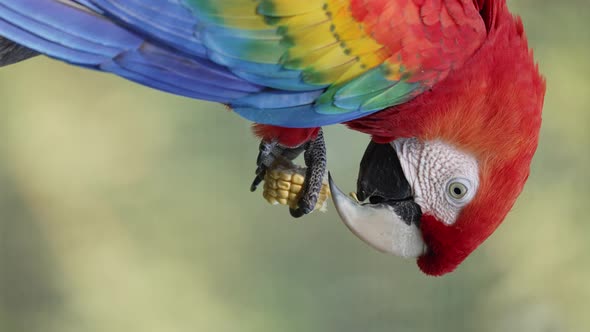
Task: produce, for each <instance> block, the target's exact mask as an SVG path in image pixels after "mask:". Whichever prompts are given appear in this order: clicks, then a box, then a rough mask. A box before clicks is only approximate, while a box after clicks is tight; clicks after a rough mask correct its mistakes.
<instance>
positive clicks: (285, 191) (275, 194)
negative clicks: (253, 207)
mask: <svg viewBox="0 0 590 332" xmlns="http://www.w3.org/2000/svg"><path fill="white" fill-rule="evenodd" d="M305 170H306V169H305V167H300V166H297V165H295V164H293V163H291V162H285V161H282V162H280V163H276V164H275V165H273V167H271V168H270V169H269V170H268V171H267V172H266V175H265V176H264V191H263V192H262V196H263V197H264V198H265V199H266V200H267V201H268V202H269V203H270V204H272V205H277V204H280V205H287V206H289V207H290V208H292V209H295V208H297V201H298V199H299V193H300V192H301V188H302V186H303V181H304V180H305ZM328 197H330V187H329V185H328V180H327V178H324V181H323V185H322V189H321V191H320V195H319V197H318V202H317V204H316V206H315V209H314V211H315V210H320V211H325V210H326V205H327V200H328Z"/></svg>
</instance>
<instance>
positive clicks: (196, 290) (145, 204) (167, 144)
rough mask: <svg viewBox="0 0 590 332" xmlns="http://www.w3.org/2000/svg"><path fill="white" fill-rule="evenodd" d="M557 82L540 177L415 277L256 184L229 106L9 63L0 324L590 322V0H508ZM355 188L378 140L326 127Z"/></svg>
mask: <svg viewBox="0 0 590 332" xmlns="http://www.w3.org/2000/svg"><path fill="white" fill-rule="evenodd" d="M509 3H510V6H511V8H512V9H513V10H514V11H516V12H518V13H519V14H520V15H522V17H523V20H524V21H525V25H526V28H527V30H528V35H529V39H530V44H531V46H532V47H534V48H535V55H536V57H537V59H538V61H539V62H540V66H541V69H542V71H543V73H544V74H545V75H546V77H547V81H548V92H547V98H546V104H545V111H544V124H543V129H542V135H541V142H540V146H539V150H538V153H537V155H536V158H535V160H534V164H533V168H532V174H531V177H530V181H529V183H528V185H527V187H526V189H525V191H524V193H523V195H522V196H521V198H520V199H519V201H518V202H517V204H516V206H515V207H514V209H513V211H512V212H511V214H510V215H509V217H508V219H507V220H506V222H505V223H504V224H503V225H502V226H501V227H500V228H499V229H498V231H497V232H496V233H495V234H494V235H493V236H492V237H491V238H490V239H489V240H488V241H487V242H485V243H484V244H483V245H482V246H481V247H480V248H479V249H478V250H477V251H476V252H475V253H474V254H473V255H471V257H470V258H468V259H467V261H465V262H464V263H463V265H461V266H460V267H459V269H458V270H457V271H456V272H454V273H452V274H450V275H447V276H445V277H442V278H432V277H426V276H424V275H422V274H421V273H420V272H419V271H418V269H417V267H416V265H415V263H414V262H412V261H404V260H401V259H399V258H395V257H389V256H385V255H382V254H379V253H377V252H375V251H373V250H371V249H369V248H368V247H367V246H365V245H364V244H363V243H361V242H360V241H359V240H357V239H356V238H355V237H353V236H352V235H351V234H350V233H349V232H348V231H347V230H346V229H345V227H344V226H343V225H341V224H340V221H339V220H338V217H337V215H336V213H335V211H334V209H333V208H330V209H329V212H327V213H325V214H314V215H312V216H309V217H306V218H304V219H302V220H297V221H294V220H293V219H291V218H290V217H289V216H288V211H287V210H286V209H285V208H283V207H272V206H270V205H267V204H266V203H265V202H264V201H263V199H262V197H261V196H260V193H255V194H251V193H250V192H249V191H248V187H249V185H250V182H251V180H252V172H253V170H254V159H255V157H256V153H257V144H258V143H257V140H256V139H255V138H254V137H253V136H252V134H251V132H250V127H249V124H248V123H247V122H246V121H244V120H242V119H240V118H239V117H237V116H236V115H234V114H231V113H230V112H228V111H226V110H225V109H224V108H222V107H219V106H217V105H214V104H210V103H204V102H199V101H194V100H189V99H185V98H180V97H175V96H172V95H168V94H165V93H161V92H158V91H154V90H150V89H147V88H144V87H140V86H137V85H134V84H131V83H129V82H127V81H124V80H122V79H118V78H116V77H113V76H110V75H105V74H98V73H95V72H91V71H87V70H81V69H77V68H72V67H69V66H66V65H64V64H61V63H58V62H55V61H51V60H48V59H46V58H37V59H34V60H31V61H28V62H25V63H21V64H18V65H15V66H13V67H9V68H3V69H2V70H0V331H1V332H21V331H34V332H37V331H42V332H53V331H55V332H68V331H71V332H78V331H85V332H94V331H97V332H98V331H101V332H102V331H109V332H119V331H121V332H122V331H143V332H150V331H240V332H243V331H283V332H287V331H402V332H403V331H490V332H491V331H535V332H537V331H546V332H553V331H580V332H582V331H590V315H589V313H590V304H589V301H590V220H589V219H588V218H589V217H588V216H590V204H589V200H590V153H589V151H590V150H589V149H588V146H589V143H590V109H589V108H590V81H589V77H590V61H589V59H590V28H588V19H589V18H590V17H589V13H590V2H588V1H587V0H575V1H574V0H569V1H567V2H566V1H563V2H559V1H549V0H543V1H541V0H512V1H509ZM326 132H327V133H326V137H327V143H328V146H329V151H328V153H329V160H330V165H329V168H330V169H331V171H332V173H333V174H334V176H335V177H336V179H337V180H338V181H339V183H340V185H341V187H344V188H346V189H348V190H351V189H353V188H354V183H355V179H356V172H357V167H358V163H359V160H360V157H361V156H362V152H363V150H364V147H365V146H366V144H367V141H368V139H367V137H365V136H363V135H361V134H358V133H353V132H351V131H348V130H346V129H345V128H343V127H341V126H335V127H330V128H327V129H326Z"/></svg>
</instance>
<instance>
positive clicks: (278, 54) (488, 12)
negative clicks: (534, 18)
mask: <svg viewBox="0 0 590 332" xmlns="http://www.w3.org/2000/svg"><path fill="white" fill-rule="evenodd" d="M0 36H1V37H5V38H7V39H8V40H10V41H12V42H14V43H16V44H14V45H12V44H10V43H8V44H7V43H5V42H3V43H1V44H0V45H6V47H4V46H2V48H0V51H2V50H3V49H4V48H5V49H6V50H13V49H19V50H21V51H22V50H25V51H26V52H25V54H28V56H31V55H33V54H35V53H34V52H40V53H43V54H45V55H48V56H50V57H53V58H56V59H59V60H62V61H66V62H68V63H71V64H74V65H78V66H81V67H86V68H89V69H94V70H99V71H104V72H111V73H113V74H116V75H119V76H122V77H125V78H127V79H130V80H133V81H135V82H138V83H140V84H143V85H146V86H150V87H153V88H156V89H160V90H163V91H167V92H171V93H175V94H178V95H182V96H187V97H191V98H198V99H204V100H209V101H214V102H220V103H223V104H225V105H228V106H229V107H230V108H231V109H233V110H234V111H235V112H236V113H238V114H239V115H241V116H242V117H245V118H247V119H249V120H251V121H254V122H255V123H257V124H258V125H257V126H256V128H255V129H256V133H257V134H258V135H259V136H260V137H261V138H262V139H263V142H262V144H261V146H260V154H259V157H258V161H257V165H258V169H257V175H256V179H255V180H254V183H253V184H252V189H256V186H257V185H258V184H260V182H261V181H262V179H263V178H264V174H265V172H266V171H268V170H272V167H274V166H275V161H277V160H279V159H282V160H283V161H284V160H287V161H290V160H292V159H294V158H295V157H296V156H297V155H298V154H300V153H302V152H304V157H305V158H304V159H305V163H306V165H307V166H308V169H307V171H306V178H305V182H304V184H303V186H302V189H301V191H302V192H303V194H301V197H299V198H298V201H297V208H292V210H291V213H292V215H293V216H301V215H303V214H306V213H309V212H310V211H311V210H313V208H314V207H315V205H316V202H317V198H318V195H319V193H320V190H321V185H322V178H323V175H324V171H325V167H326V155H325V146H324V141H323V134H322V132H321V129H320V127H321V126H324V125H329V124H336V123H345V124H346V125H347V126H348V127H349V128H351V129H354V130H357V131H361V132H364V133H367V134H370V135H371V136H372V143H371V144H370V145H369V148H368V149H367V152H366V153H365V157H363V161H362V163H361V171H360V174H359V180H358V183H357V197H358V199H360V200H361V201H364V203H363V204H362V205H359V204H358V203H359V202H358V201H352V200H349V199H348V198H346V197H345V195H343V194H342V193H341V192H340V191H339V190H338V189H337V187H335V185H334V184H333V182H332V181H330V187H331V189H332V192H333V193H334V202H335V205H336V208H337V210H338V212H339V214H340V215H341V217H342V219H343V221H344V222H345V223H346V225H347V226H348V227H349V228H351V230H352V231H353V232H354V233H355V234H356V235H357V236H359V237H360V238H361V239H363V240H364V241H365V242H367V243H368V244H370V245H371V246H373V247H375V248H377V249H379V250H381V251H385V252H389V253H393V254H397V255H401V256H404V257H417V258H418V265H419V266H420V268H421V269H422V271H424V272H425V273H427V274H431V275H441V274H444V273H447V272H450V271H452V270H453V269H455V268H456V267H457V266H458V265H459V264H460V263H461V262H462V261H463V260H464V259H465V258H466V257H467V256H468V255H469V254H470V253H471V252H472V251H473V250H475V248H476V247H477V246H478V245H479V244H481V243H482V242H483V241H484V240H485V239H486V238H487V237H488V236H490V234H491V233H492V232H493V231H494V230H495V229H496V228H497V227H498V225H499V224H500V223H501V222H502V221H503V219H504V217H505V216H506V214H507V213H508V211H509V210H510V208H511V207H512V205H513V204H514V202H515V200H516V198H517V197H518V195H519V194H520V192H521V190H522V188H523V186H524V183H525V182H526V179H527V177H528V173H529V167H530V163H531V160H532V157H533V154H534V151H535V149H536V147H537V142H538V137H539V129H540V123H541V110H542V106H543V98H544V93H545V82H544V80H543V78H542V77H541V75H540V74H539V71H538V68H537V66H536V64H535V62H534V59H533V56H532V53H531V51H530V50H529V47H528V44H527V40H526V36H525V34H524V28H523V25H522V22H521V21H520V19H518V18H517V17H514V16H513V15H512V14H511V13H510V12H509V10H508V8H507V6H506V1H505V0H223V1H219V0H0ZM2 40H5V39H2ZM27 49H30V50H33V51H30V52H29V51H27ZM3 54H4V53H3V52H0V66H1V65H3V64H8V63H12V62H14V58H15V56H13V57H11V58H10V59H8V58H3V57H4V55H3ZM23 59H24V57H23ZM290 194H293V195H295V193H289V195H290ZM290 204H291V205H293V206H294V205H295V204H294V203H293V202H291V203H290Z"/></svg>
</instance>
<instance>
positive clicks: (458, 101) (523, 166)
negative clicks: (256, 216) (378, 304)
mask: <svg viewBox="0 0 590 332" xmlns="http://www.w3.org/2000/svg"><path fill="white" fill-rule="evenodd" d="M402 2H403V1H402ZM405 2H406V3H408V5H409V4H410V3H413V4H425V3H438V4H439V3H440V2H432V1H418V0H415V1H411V0H406V1H405ZM466 2H467V1H461V3H463V4H466ZM469 2H471V1H469ZM362 3H363V1H362V0H358V1H352V6H353V9H354V10H355V12H356V13H357V15H358V16H359V19H363V18H364V17H366V16H367V15H369V14H370V10H367V9H366V8H365V7H363V6H362ZM382 3H383V4H384V3H386V1H385V0H384V1H382ZM472 3H473V4H475V6H476V8H477V9H478V10H479V13H478V18H477V19H479V20H480V21H482V22H483V24H484V25H483V26H484V27H485V29H486V37H485V40H484V41H483V44H482V45H481V47H479V49H478V50H477V51H476V52H475V54H474V55H473V56H472V57H471V58H470V59H468V60H467V61H466V63H465V64H464V65H463V66H461V67H458V68H454V69H453V70H451V72H450V73H449V75H448V76H447V78H446V79H445V80H443V81H441V82H439V83H438V84H436V85H435V86H433V87H432V89H430V90H429V91H426V92H425V93H423V94H421V95H419V96H418V97H416V98H415V99H413V100H411V101H409V102H407V103H405V104H403V105H399V106H395V107H391V108H389V109H386V110H383V111H381V112H378V113H375V114H372V115H369V116H366V117H363V118H360V119H357V120H354V121H351V122H349V123H347V125H348V127H350V128H351V129H354V130H358V131H361V132H364V133H367V134H370V135H372V137H373V140H375V141H376V142H380V143H385V142H391V141H393V140H395V139H397V138H400V137H417V138H419V139H421V140H442V141H445V142H448V143H450V144H452V145H454V146H456V147H457V148H459V149H461V150H463V151H465V152H469V153H471V154H473V155H474V156H475V157H476V158H477V160H478V162H479V167H480V189H479V190H478V193H477V195H476V196H475V198H474V199H473V201H472V202H471V203H470V204H468V205H467V206H466V207H465V208H464V210H463V211H462V212H461V214H460V216H459V218H458V220H457V221H456V223H455V224H453V225H451V226H447V225H445V224H443V223H442V222H440V221H438V220H436V218H434V217H433V216H431V215H424V216H423V217H422V220H421V226H420V228H421V231H422V234H423V237H424V240H425V242H426V243H427V245H428V247H429V252H428V253H427V254H426V255H424V256H422V257H420V258H419V260H418V265H419V266H420V268H421V269H422V271H424V272H425V273H427V274H431V275H442V274H444V273H447V272H450V271H452V270H454V269H455V268H456V266H457V265H458V264H459V263H461V262H462V261H463V260H464V259H465V258H466V257H467V256H468V255H469V254H470V253H471V252H472V251H473V250H475V248H476V247H477V246H479V245H480V244H481V243H482V242H483V241H484V240H485V239H486V238H487V237H489V236H490V235H491V234H492V232H493V231H494V230H495V229H496V228H497V227H498V226H499V224H500V223H501V222H502V220H503V219H504V217H505V216H506V214H507V213H508V211H509V210H510V209H511V208H512V206H513V204H514V202H515V200H516V198H517V196H518V195H519V194H520V192H521V191H522V188H523V186H524V183H525V181H526V179H527V177H528V174H529V168H530V163H531V160H532V157H533V154H534V152H535V150H536V147H537V143H538V137H539V130H540V126H541V110H542V105H543V99H544V94H545V81H544V79H543V78H542V77H541V75H540V74H539V71H538V67H537V65H536V64H535V62H534V59H533V56H532V52H531V51H530V50H529V47H528V44H527V40H526V36H525V34H524V29H523V25H522V22H521V20H520V18H518V17H514V16H512V14H510V12H509V11H508V9H507V6H506V3H505V0H473V2H472ZM423 8H424V11H423V12H422V13H421V16H420V18H421V21H422V22H423V23H424V22H429V20H430V19H431V18H430V16H429V14H428V11H427V9H426V8H427V7H426V6H424V7H423ZM391 14H392V15H393V14H394V13H391ZM468 16H469V17H470V19H471V15H468ZM452 17H453V16H452V15H451V16H450V17H448V18H445V19H442V17H441V19H440V24H443V25H444V24H445V23H444V22H448V21H447V19H452ZM472 19H476V18H475V17H473V18H472ZM454 23H456V24H457V25H458V26H461V22H454ZM425 31H428V30H425ZM437 31H443V33H444V30H437ZM457 31H461V34H462V33H466V34H465V36H466V37H469V38H470V37H472V35H470V33H471V32H469V31H467V30H464V29H460V28H459V30H457ZM375 33H377V34H380V33H385V31H383V32H379V31H378V28H375ZM438 37H439V35H437V34H436V33H428V32H427V33H426V34H425V35H424V38H421V39H417V40H419V41H421V42H422V41H428V40H429V41H430V42H434V41H436V39H437V38H438ZM428 38H430V39H428ZM442 46H443V48H444V47H448V46H449V45H442ZM450 46H452V45H450ZM416 47H421V45H416ZM429 54H430V53H429ZM433 54H436V52H435V53H433ZM433 65H436V64H433ZM270 130H271V129H270V128H267V129H262V130H260V131H259V133H261V134H262V135H263V136H264V133H265V132H267V131H270ZM302 133H304V134H302ZM308 134H309V129H301V130H299V129H291V130H289V131H282V133H281V137H282V138H281V140H284V141H285V142H288V143H289V144H291V145H297V144H298V143H301V142H297V139H293V138H294V137H308Z"/></svg>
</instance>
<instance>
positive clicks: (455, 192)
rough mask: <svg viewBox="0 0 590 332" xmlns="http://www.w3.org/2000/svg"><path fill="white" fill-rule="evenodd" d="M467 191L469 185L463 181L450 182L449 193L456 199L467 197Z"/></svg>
mask: <svg viewBox="0 0 590 332" xmlns="http://www.w3.org/2000/svg"><path fill="white" fill-rule="evenodd" d="M467 191H468V190H467V186H466V185H464V184H463V183H461V182H458V181H455V182H451V183H450V184H449V195H450V196H451V197H452V198H454V199H456V200H461V199H462V198H463V197H465V195H467Z"/></svg>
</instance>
